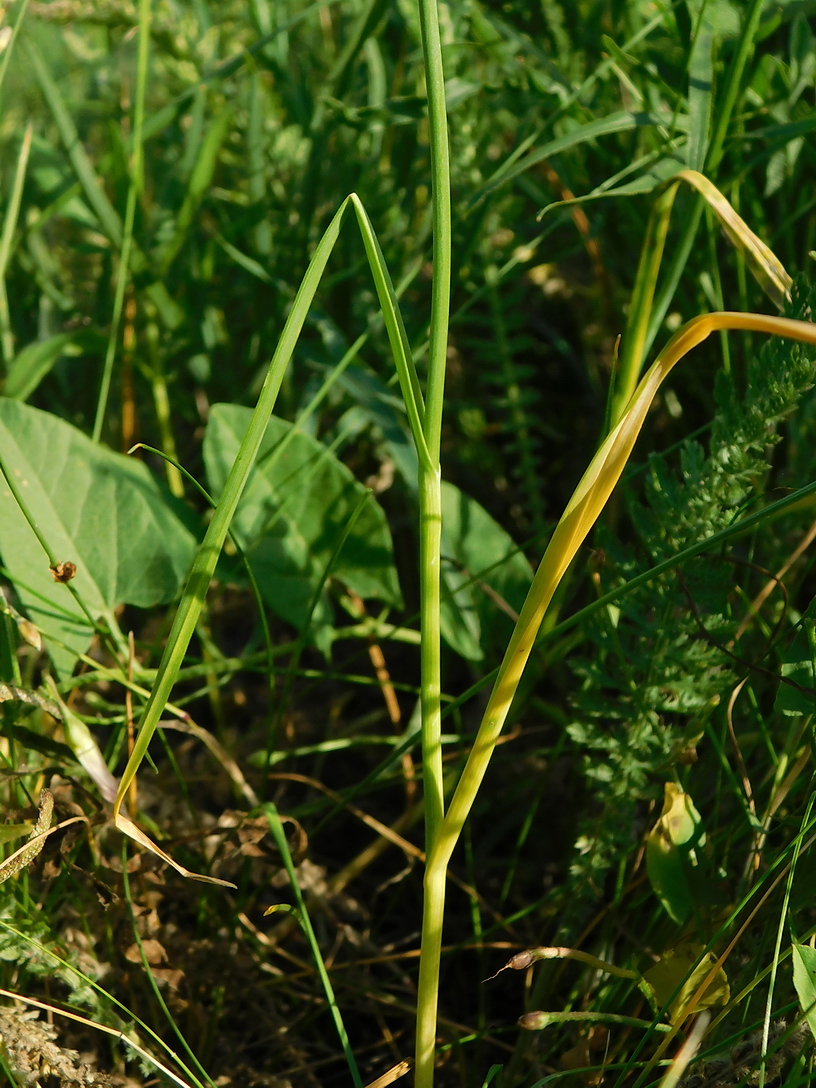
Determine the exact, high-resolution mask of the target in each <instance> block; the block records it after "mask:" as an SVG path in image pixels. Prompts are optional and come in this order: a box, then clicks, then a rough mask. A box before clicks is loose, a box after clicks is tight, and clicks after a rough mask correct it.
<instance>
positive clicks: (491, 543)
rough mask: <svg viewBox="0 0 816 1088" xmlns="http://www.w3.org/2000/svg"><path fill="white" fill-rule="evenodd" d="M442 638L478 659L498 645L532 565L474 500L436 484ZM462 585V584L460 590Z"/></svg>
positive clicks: (507, 630)
mask: <svg viewBox="0 0 816 1088" xmlns="http://www.w3.org/2000/svg"><path fill="white" fill-rule="evenodd" d="M442 577H443V583H442V585H443V589H442V636H443V638H444V639H445V641H446V642H447V643H448V645H449V646H451V647H452V649H454V650H456V651H457V653H459V654H461V655H462V657H465V658H467V659H469V660H476V661H479V660H481V659H482V657H483V656H484V653H485V652H486V651H487V650H488V649H489V648H490V647H495V648H497V649H499V650H500V649H501V647H502V645H503V643H506V642H507V639H508V638H509V637H510V633H511V632H512V630H513V619H512V618H511V615H510V613H511V612H512V613H515V614H518V612H519V611H520V609H521V606H522V604H523V603H524V597H525V595H526V593H527V590H528V589H529V588H530V583H531V582H532V580H533V569H532V567H531V566H530V564H529V563H528V562H527V559H526V558H525V556H524V555H523V554H522V553H521V552H519V551H517V550H516V545H515V543H514V541H513V539H512V537H510V536H509V535H508V533H506V532H505V530H504V529H502V527H501V526H500V525H499V524H498V522H496V521H494V520H493V518H492V517H491V516H490V514H488V512H487V511H486V510H485V509H484V507H482V506H480V505H479V503H478V502H476V500H475V499H471V498H468V496H467V495H464V494H463V493H462V492H461V491H460V490H459V488H458V487H455V486H454V485H453V484H450V483H443V484H442ZM461 587H465V588H461Z"/></svg>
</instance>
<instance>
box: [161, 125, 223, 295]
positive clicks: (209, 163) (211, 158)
mask: <svg viewBox="0 0 816 1088" xmlns="http://www.w3.org/2000/svg"><path fill="white" fill-rule="evenodd" d="M230 120H231V115H230V111H229V110H227V109H225V110H222V111H221V113H219V114H218V116H217V117H216V119H215V120H214V121H213V122H212V124H211V125H210V128H209V131H208V132H207V135H206V136H205V138H204V141H203V143H202V145H201V150H200V151H199V154H198V158H197V159H196V164H195V166H194V167H193V172H192V174H191V175H190V183H189V185H188V186H187V192H186V193H185V194H184V201H183V203H182V205H181V208H180V209H179V212H178V215H177V216H176V223H175V230H174V232H173V237H172V238H171V239H170V241H169V242H168V243H167V245H166V246H165V247H164V248H163V250H162V251H161V253H160V255H159V258H158V266H159V271H160V275H162V276H164V275H166V273H167V271H168V269H169V268H170V265H171V264H172V263H173V261H174V260H175V257H176V255H177V254H178V251H179V250H180V249H181V247H182V245H183V244H184V239H185V238H186V236H187V231H188V230H189V229H190V225H191V224H192V222H193V219H194V217H195V213H196V212H197V211H198V206H199V205H200V204H201V201H202V199H203V198H204V194H205V193H206V192H207V190H208V189H209V187H210V185H211V183H212V179H213V175H214V174H215V168H216V165H217V163H218V153H219V152H220V150H221V145H222V144H223V142H224V139H225V137H226V135H227V128H228V127H229V123H230Z"/></svg>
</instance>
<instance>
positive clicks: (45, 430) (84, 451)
mask: <svg viewBox="0 0 816 1088" xmlns="http://www.w3.org/2000/svg"><path fill="white" fill-rule="evenodd" d="M0 462H1V463H2V465H3V467H4V469H5V470H6V471H7V472H10V473H13V474H14V478H15V481H16V483H17V486H18V487H19V489H20V491H21V492H22V494H23V495H24V497H25V501H26V503H27V506H28V509H29V512H30V513H31V515H32V516H33V517H34V518H35V520H36V521H37V524H38V526H39V529H40V531H41V533H42V534H43V535H44V536H45V538H46V540H47V541H48V543H49V546H50V548H51V550H52V552H53V553H54V554H55V555H56V556H58V558H59V561H60V562H65V561H70V562H72V563H75V564H76V566H77V573H76V577H75V578H74V579H73V583H72V584H73V585H74V586H75V588H76V590H77V592H78V593H79V595H80V596H81V598H82V600H83V601H84V603H85V605H86V607H87V608H88V610H89V612H90V613H91V615H93V616H94V617H103V616H105V615H108V614H110V613H111V612H112V611H113V609H114V608H115V607H116V606H117V605H120V604H133V605H137V606H139V607H141V608H147V607H150V606H151V605H154V604H160V603H164V602H167V601H170V600H172V598H173V597H174V596H175V594H176V592H177V591H178V589H179V587H180V586H181V583H182V580H183V578H184V576H185V574H186V573H187V568H188V566H189V563H190V560H191V558H192V555H193V549H194V540H193V537H192V534H191V533H189V532H188V531H187V530H186V529H185V528H184V526H183V525H182V524H181V522H180V521H179V520H178V518H177V517H176V516H175V514H174V513H173V512H172V511H171V510H170V508H169V507H168V506H167V505H166V504H165V502H164V500H163V498H162V495H161V491H160V490H159V487H158V484H157V483H156V482H155V481H154V479H153V477H152V476H151V475H150V472H149V471H148V470H147V468H146V467H145V466H144V465H143V464H141V462H139V461H135V460H133V459H131V458H128V457H123V456H122V455H121V454H118V453H113V452H112V451H110V450H108V449H105V448H104V447H101V446H97V445H94V443H92V442H91V441H90V439H89V438H87V437H86V436H85V435H84V434H83V433H82V432H81V431H79V430H77V428H76V427H73V426H71V424H70V423H66V422H65V421H64V420H61V419H58V418H57V417H56V416H52V415H49V414H48V413H47V412H41V411H39V409H37V408H31V407H29V406H28V405H25V404H20V403H19V402H18V401H14V400H8V399H5V398H0ZM0 556H2V560H3V564H4V566H5V568H6V569H7V570H8V572H9V574H10V576H11V579H12V581H13V582H14V583H15V586H16V588H17V590H18V592H19V594H20V597H21V598H22V600H23V602H24V604H25V606H26V609H27V611H28V613H29V615H30V616H31V618H32V620H33V621H34V622H35V623H36V624H37V626H38V627H39V628H40V630H41V631H42V632H43V634H44V635H45V636H46V639H48V637H49V636H51V637H53V638H56V639H59V640H60V641H62V642H64V643H65V644H66V646H67V647H68V649H67V650H62V649H60V648H59V647H58V646H56V645H55V644H54V643H53V642H49V644H48V650H49V653H50V654H51V657H52V660H53V661H54V663H55V665H56V666H57V668H58V669H59V670H61V671H64V672H68V671H70V670H71V669H72V668H73V664H74V659H75V656H76V655H77V654H79V653H82V652H84V651H85V650H86V649H87V647H88V644H89V643H90V640H91V637H92V634H93V631H92V628H91V627H90V626H89V624H88V620H87V618H86V617H85V616H83V615H82V614H81V612H80V611H79V609H78V608H77V605H76V603H75V602H74V600H73V598H72V596H71V595H70V593H69V591H68V590H67V588H66V587H65V586H64V585H60V584H58V583H56V582H55V581H54V579H53V577H52V575H51V572H50V570H49V562H48V559H47V557H46V555H45V553H44V552H43V549H42V547H41V545H40V543H39V541H38V540H37V538H36V536H35V534H34V533H33V531H32V529H31V528H30V526H29V524H28V522H27V521H26V519H25V517H24V515H23V514H22V512H21V511H20V508H19V507H18V506H17V503H16V502H15V500H14V497H13V496H12V494H11V492H10V490H9V488H8V486H7V484H6V482H5V480H4V479H2V477H0Z"/></svg>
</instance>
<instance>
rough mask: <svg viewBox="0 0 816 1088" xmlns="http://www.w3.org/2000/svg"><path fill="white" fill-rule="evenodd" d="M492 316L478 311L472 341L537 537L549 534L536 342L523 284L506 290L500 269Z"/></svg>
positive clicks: (490, 277) (491, 290)
mask: <svg viewBox="0 0 816 1088" xmlns="http://www.w3.org/2000/svg"><path fill="white" fill-rule="evenodd" d="M486 279H487V298H488V303H489V312H487V313H484V314H480V313H478V312H477V311H475V310H474V311H473V312H472V314H471V316H470V317H469V319H468V320H469V321H470V322H471V324H473V325H475V326H477V327H478V328H479V332H480V336H479V337H478V338H475V337H473V338H469V339H468V340H467V344H468V348H469V349H470V351H471V352H472V353H473V355H474V356H475V358H476V359H477V361H478V363H479V373H480V375H481V380H482V382H483V384H485V385H486V386H487V387H488V389H489V390H490V393H491V401H492V405H493V407H494V408H496V409H498V411H499V413H500V419H501V432H502V436H503V439H504V441H503V446H504V454H505V457H506V460H507V462H508V464H509V475H510V476H511V477H512V478H513V479H514V481H515V483H516V484H517V486H518V488H519V492H520V495H521V498H522V503H523V506H524V511H525V514H526V515H527V518H528V519H529V525H530V529H531V530H532V534H533V535H536V536H538V535H542V536H543V535H544V533H545V531H546V523H545V518H544V498H543V496H542V493H541V483H540V481H541V479H542V478H543V475H544V474H543V471H542V466H541V463H540V462H541V456H540V447H541V439H540V430H541V423H540V419H541V415H542V413H541V407H540V404H539V400H540V398H539V395H538V391H537V390H536V389H535V387H534V385H533V382H532V377H533V368H532V366H530V365H529V363H525V362H522V359H524V358H527V359H529V356H530V349H531V348H532V347H534V340H533V339H532V338H531V336H530V335H529V333H528V332H526V331H525V329H526V327H527V324H528V321H527V315H526V304H527V302H528V300H527V297H526V295H525V292H524V287H523V285H521V284H518V283H517V284H509V285H502V284H499V283H498V282H497V276H496V270H495V268H494V267H493V266H490V267H489V268H488V269H487V272H486Z"/></svg>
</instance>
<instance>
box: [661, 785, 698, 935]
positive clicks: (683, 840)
mask: <svg viewBox="0 0 816 1088" xmlns="http://www.w3.org/2000/svg"><path fill="white" fill-rule="evenodd" d="M704 841H705V834H704V832H703V826H702V822H701V820H700V814H699V812H698V811H697V809H696V808H695V807H694V803H693V801H692V800H691V797H690V796H689V795H688V794H687V793H684V792H683V790H681V789H680V787H679V786H677V785H675V783H674V782H667V783H666V787H665V797H664V801H663V812H662V813H661V816H660V819H659V820H658V821H657V823H656V824H655V826H654V827H653V828H652V830H651V831H650V833H649V836H648V838H647V839H646V870H647V872H648V874H649V880H650V882H651V885H652V887H653V888H654V890H655V893H656V894H657V896H658V898H659V899H660V902H661V903H662V904H663V906H664V907H665V909H666V911H667V913H668V914H669V916H670V917H671V918H672V919H673V920H674V921H675V922H677V923H678V924H679V925H682V924H683V922H685V921H686V919H687V918H688V917H689V915H690V914H691V912H692V908H693V905H694V900H693V897H692V893H691V889H690V887H689V882H688V872H687V867H688V866H689V865H696V863H697V858H696V855H695V853H694V848H695V847H696V846H702V844H703V843H704Z"/></svg>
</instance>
